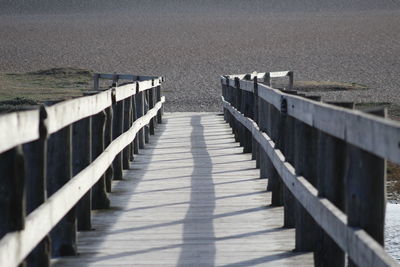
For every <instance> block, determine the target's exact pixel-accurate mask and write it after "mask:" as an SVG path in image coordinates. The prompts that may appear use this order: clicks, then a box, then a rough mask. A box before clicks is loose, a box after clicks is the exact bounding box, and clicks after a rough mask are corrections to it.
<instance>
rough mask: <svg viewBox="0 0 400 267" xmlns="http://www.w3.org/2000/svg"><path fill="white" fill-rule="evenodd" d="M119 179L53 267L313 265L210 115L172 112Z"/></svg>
mask: <svg viewBox="0 0 400 267" xmlns="http://www.w3.org/2000/svg"><path fill="white" fill-rule="evenodd" d="M164 122H165V123H164V124H163V125H159V127H158V130H157V132H156V135H155V136H152V138H151V140H150V144H148V145H147V147H146V149H144V150H141V151H140V152H141V153H140V155H139V156H136V157H135V161H134V162H133V164H132V166H131V167H132V169H131V170H129V171H127V172H125V180H124V181H119V182H115V184H114V187H113V188H114V190H113V191H114V192H113V193H112V194H111V203H112V207H113V208H112V209H111V210H105V211H100V212H97V213H96V215H95V216H94V218H93V220H94V222H93V225H94V228H95V229H96V230H95V231H90V232H82V233H81V234H80V235H79V243H78V250H79V252H80V255H79V256H76V257H64V258H61V259H59V260H57V261H55V262H54V265H55V266H146V265H153V266H186V265H187V266H254V265H257V264H259V265H260V266H294V265H297V266H311V265H312V263H313V261H312V254H310V253H308V254H299V253H293V252H292V249H293V248H294V230H293V229H283V228H282V224H283V209H282V208H280V207H279V208H276V207H274V208H273V207H270V206H269V203H270V193H268V192H265V188H266V180H263V179H259V178H258V177H259V170H257V169H256V168H255V162H254V161H252V160H251V155H250V154H242V148H240V147H239V145H238V143H235V142H234V139H233V136H232V134H231V129H230V128H229V127H228V125H226V124H224V122H223V117H222V116H218V115H216V114H215V113H170V114H166V116H165V119H164Z"/></svg>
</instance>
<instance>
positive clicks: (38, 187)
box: [23, 106, 50, 267]
mask: <svg viewBox="0 0 400 267" xmlns="http://www.w3.org/2000/svg"><path fill="white" fill-rule="evenodd" d="M46 118H47V113H46V109H45V108H44V106H42V107H41V108H40V120H39V129H40V138H39V139H38V140H36V141H33V142H30V143H27V144H24V145H23V151H24V159H25V181H26V213H27V214H30V213H31V212H32V211H33V210H35V209H36V208H37V207H39V206H40V205H41V204H42V203H43V202H44V201H45V200H46V163H47V141H46V138H47V129H46V127H45V125H44V120H45V119H46ZM26 263H27V266H29V267H42V266H43V267H48V266H50V238H49V236H46V237H45V238H43V240H42V241H41V242H40V243H39V244H38V245H37V246H36V247H35V248H34V249H33V250H32V251H31V253H30V254H29V255H28V257H27V258H26Z"/></svg>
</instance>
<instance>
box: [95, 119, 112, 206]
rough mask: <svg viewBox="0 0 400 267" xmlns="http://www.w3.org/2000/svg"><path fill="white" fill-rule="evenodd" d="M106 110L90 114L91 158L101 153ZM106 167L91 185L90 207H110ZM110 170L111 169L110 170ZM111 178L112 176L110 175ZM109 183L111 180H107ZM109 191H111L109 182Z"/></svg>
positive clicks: (103, 142) (103, 141)
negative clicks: (104, 171)
mask: <svg viewBox="0 0 400 267" xmlns="http://www.w3.org/2000/svg"><path fill="white" fill-rule="evenodd" d="M107 119H108V116H107V112H106V111H102V112H100V113H98V114H95V115H94V116H92V153H91V156H92V158H91V159H92V160H95V159H96V158H97V157H98V156H100V154H101V153H103V151H104V149H105V147H104V144H105V139H106V138H105V129H106V128H107V127H106V125H107ZM108 171H109V170H108V169H107V171H106V173H105V174H103V175H102V177H101V178H100V179H99V180H98V182H97V183H96V184H95V185H94V186H93V187H92V209H94V210H97V209H108V208H109V207H110V200H109V198H108V196H107V191H108V190H107V180H108V179H110V178H108V179H107V175H108V174H107V172H108ZM111 171H112V170H111ZM111 179H112V177H111ZM109 182H110V183H111V180H110V181H109ZM109 186H110V191H111V184H110V185H109Z"/></svg>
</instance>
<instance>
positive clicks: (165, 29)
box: [0, 0, 400, 111]
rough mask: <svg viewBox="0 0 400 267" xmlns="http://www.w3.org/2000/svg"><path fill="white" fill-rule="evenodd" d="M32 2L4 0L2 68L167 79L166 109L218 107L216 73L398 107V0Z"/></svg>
mask: <svg viewBox="0 0 400 267" xmlns="http://www.w3.org/2000/svg"><path fill="white" fill-rule="evenodd" d="M32 2H33V4H32V5H31V6H27V4H25V5H24V4H22V2H18V1H13V2H10V1H5V0H3V1H0V10H1V11H0V12H1V15H0V25H1V27H0V72H25V71H32V70H37V69H44V68H50V67H56V66H74V67H82V68H89V69H92V70H94V71H98V72H120V73H134V74H154V75H163V76H165V77H166V79H167V82H166V83H165V86H164V90H165V94H166V96H167V101H168V103H167V110H168V111H216V110H219V109H220V104H219V98H218V97H219V95H220V86H219V79H218V77H219V75H222V74H234V73H246V72H252V71H260V72H263V71H274V70H294V71H295V79H296V80H317V81H340V82H350V83H359V84H362V85H366V86H368V87H369V88H370V89H369V90H363V91H352V92H331V93H324V97H325V98H328V99H335V100H353V101H357V102H358V101H365V102H395V103H400V94H399V93H398V88H399V86H400V76H399V75H398V73H399V71H400V62H399V59H398V55H400V2H399V1H390V0H383V1H374V0H368V1H358V0H351V1H344V0H337V1H326V2H323V1H304V0H297V1H296V0H286V1H268V3H264V1H260V0H250V1H238V0H234V1H224V0H221V1H211V0H205V1H192V0H190V1H177V0H175V1H174V0H173V1H168V2H166V1H160V0H153V1H129V2H127V1H118V2H114V5H113V4H111V3H112V1H111V2H110V1H107V2H105V1H86V2H85V4H80V2H81V1H70V2H68V1H44V0H41V1H36V2H35V1H32ZM10 3H12V4H10ZM35 3H36V4H35ZM66 3H69V4H66Z"/></svg>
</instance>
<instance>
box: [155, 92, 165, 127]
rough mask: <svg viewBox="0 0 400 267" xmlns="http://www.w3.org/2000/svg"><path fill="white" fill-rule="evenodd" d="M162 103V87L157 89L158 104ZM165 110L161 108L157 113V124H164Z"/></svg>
mask: <svg viewBox="0 0 400 267" xmlns="http://www.w3.org/2000/svg"><path fill="white" fill-rule="evenodd" d="M159 101H161V86H157V87H156V103H158V102H159ZM162 115H163V108H161V109H160V110H159V111H158V113H157V122H158V123H160V124H161V123H162Z"/></svg>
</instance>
